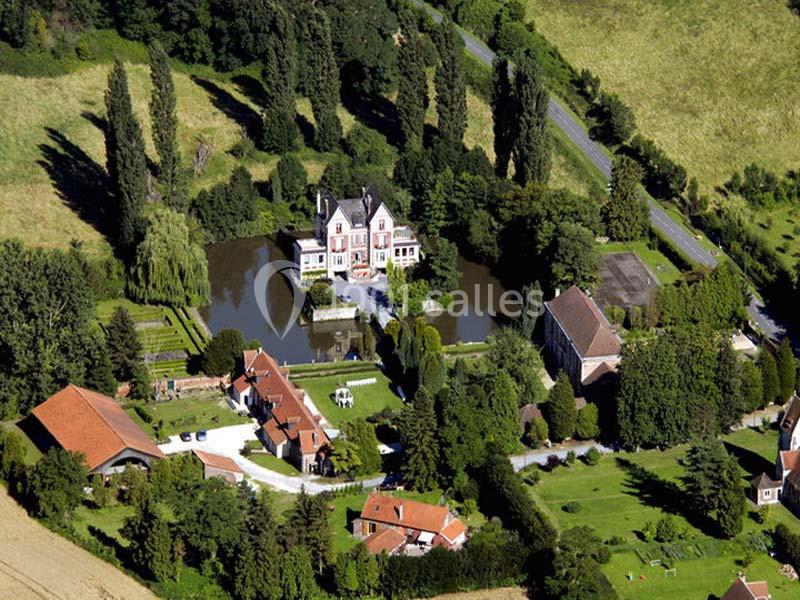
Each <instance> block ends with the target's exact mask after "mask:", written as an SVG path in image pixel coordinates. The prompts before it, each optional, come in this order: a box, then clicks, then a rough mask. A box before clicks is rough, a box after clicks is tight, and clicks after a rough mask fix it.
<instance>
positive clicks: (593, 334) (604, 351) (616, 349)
mask: <svg viewBox="0 0 800 600" xmlns="http://www.w3.org/2000/svg"><path fill="white" fill-rule="evenodd" d="M544 306H545V314H544V336H545V346H546V348H547V351H548V353H549V354H550V356H551V358H552V359H553V361H554V363H555V364H556V366H557V367H558V368H559V369H563V370H564V372H565V373H566V374H567V376H568V377H569V380H570V382H572V385H573V387H574V388H575V390H576V391H577V392H580V391H581V390H582V389H583V387H585V386H588V385H591V384H593V383H596V382H599V381H601V380H602V379H604V378H606V377H608V376H613V375H614V374H615V373H616V371H617V366H618V365H619V360H620V352H621V350H622V345H621V343H620V340H619V338H618V337H617V335H616V334H615V333H614V332H613V331H612V329H611V325H610V324H609V322H608V320H607V319H606V317H605V315H603V313H602V311H601V310H600V309H599V308H598V306H597V304H595V302H594V300H592V298H590V297H589V296H587V295H586V294H585V293H584V292H582V291H581V290H580V289H578V288H577V287H575V286H572V287H571V288H569V289H568V290H567V291H566V292H564V293H563V294H560V295H559V294H557V295H556V297H555V298H553V299H552V300H550V301H549V302H545V304H544Z"/></svg>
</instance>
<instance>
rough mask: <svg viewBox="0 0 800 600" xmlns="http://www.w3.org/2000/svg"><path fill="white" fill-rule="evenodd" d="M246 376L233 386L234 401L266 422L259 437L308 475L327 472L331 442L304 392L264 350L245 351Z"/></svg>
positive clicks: (277, 453)
mask: <svg viewBox="0 0 800 600" xmlns="http://www.w3.org/2000/svg"><path fill="white" fill-rule="evenodd" d="M243 364H244V373H243V374H242V375H241V376H240V377H238V378H237V379H235V380H234V382H233V384H232V385H231V395H232V397H233V401H234V402H235V403H236V404H237V405H238V406H239V407H241V408H247V409H249V410H250V412H251V413H252V414H253V415H255V416H256V417H257V418H259V420H260V421H261V423H262V426H261V430H260V433H259V435H260V436H261V439H262V442H263V443H264V445H265V446H266V447H267V448H268V449H269V451H270V452H272V453H273V454H274V455H275V456H277V457H278V458H287V459H289V460H290V461H291V462H292V463H293V464H294V465H295V466H296V467H297V468H298V469H300V470H301V471H302V472H304V473H313V472H318V473H322V472H324V471H327V468H326V465H327V462H328V459H327V456H328V452H329V450H330V440H329V439H328V436H327V435H326V434H325V432H324V431H323V430H322V428H321V427H320V425H319V422H320V420H321V418H320V416H319V415H312V414H311V411H309V410H308V407H307V406H306V405H305V403H304V402H303V396H304V394H303V391H302V390H300V389H298V388H297V387H295V385H294V384H293V383H292V382H291V381H289V374H288V371H286V370H284V369H281V368H280V367H278V364H277V363H276V362H275V359H274V358H272V357H271V356H270V355H269V354H267V353H266V352H264V350H263V349H261V348H259V349H258V350H245V351H244V357H243Z"/></svg>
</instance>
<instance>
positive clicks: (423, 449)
mask: <svg viewBox="0 0 800 600" xmlns="http://www.w3.org/2000/svg"><path fill="white" fill-rule="evenodd" d="M400 430H401V435H402V436H403V443H404V445H405V453H404V457H403V467H402V472H403V479H404V480H405V482H406V485H407V486H408V487H409V488H410V489H414V490H420V491H425V490H431V489H433V488H435V487H436V484H437V481H438V472H437V462H438V458H439V442H438V440H437V439H436V430H437V424H436V413H435V412H434V408H433V399H432V398H431V396H430V394H429V393H428V390H426V389H425V388H424V387H420V388H419V389H417V393H416V395H415V396H414V403H413V404H412V405H409V406H405V407H404V408H403V413H402V418H401V426H400Z"/></svg>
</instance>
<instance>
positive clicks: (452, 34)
mask: <svg viewBox="0 0 800 600" xmlns="http://www.w3.org/2000/svg"><path fill="white" fill-rule="evenodd" d="M436 46H437V48H438V49H439V64H438V65H437V67H436V76H435V77H434V84H435V87H436V112H437V114H438V115H439V133H440V135H441V136H442V138H444V139H445V140H446V141H448V142H449V143H451V144H455V145H458V146H459V147H460V146H461V142H462V139H463V138H464V132H465V131H466V129H467V86H466V81H465V79H464V40H462V39H461V35H460V34H459V33H458V30H457V29H456V26H455V24H454V23H453V21H452V20H451V19H450V18H449V17H447V16H445V17H444V19H442V22H441V24H440V25H439V27H438V29H437V31H436Z"/></svg>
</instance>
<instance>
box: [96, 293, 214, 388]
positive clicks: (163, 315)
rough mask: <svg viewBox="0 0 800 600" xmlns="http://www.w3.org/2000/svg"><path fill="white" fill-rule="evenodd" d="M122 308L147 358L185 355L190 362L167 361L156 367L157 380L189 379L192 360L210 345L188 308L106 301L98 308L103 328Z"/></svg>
mask: <svg viewBox="0 0 800 600" xmlns="http://www.w3.org/2000/svg"><path fill="white" fill-rule="evenodd" d="M118 306H121V307H124V308H125V309H127V310H128V312H129V313H130V315H131V318H132V319H133V321H134V323H136V324H137V329H138V332H139V339H140V340H141V342H142V349H143V351H144V353H145V354H146V355H158V354H170V353H177V354H180V353H182V352H183V353H185V354H186V355H187V358H170V357H167V358H163V359H162V360H158V361H156V362H155V363H154V364H153V367H152V375H153V377H169V378H176V377H186V376H187V367H188V364H187V363H188V360H189V359H190V358H191V357H193V356H198V355H200V354H201V353H202V351H203V348H204V347H205V345H206V343H207V341H208V340H207V337H206V334H205V332H204V330H203V328H202V327H201V326H200V325H199V324H198V323H197V322H196V321H195V320H194V319H193V318H192V316H191V315H190V313H189V312H188V311H187V310H186V309H185V308H173V307H168V306H149V305H142V304H136V303H134V302H131V301H130V300H127V299H117V300H106V301H103V302H100V303H99V304H98V305H97V318H98V320H99V321H100V322H101V323H102V324H104V325H105V324H107V323H108V322H109V321H110V320H111V315H112V314H113V312H114V309H115V308H117V307H118Z"/></svg>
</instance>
